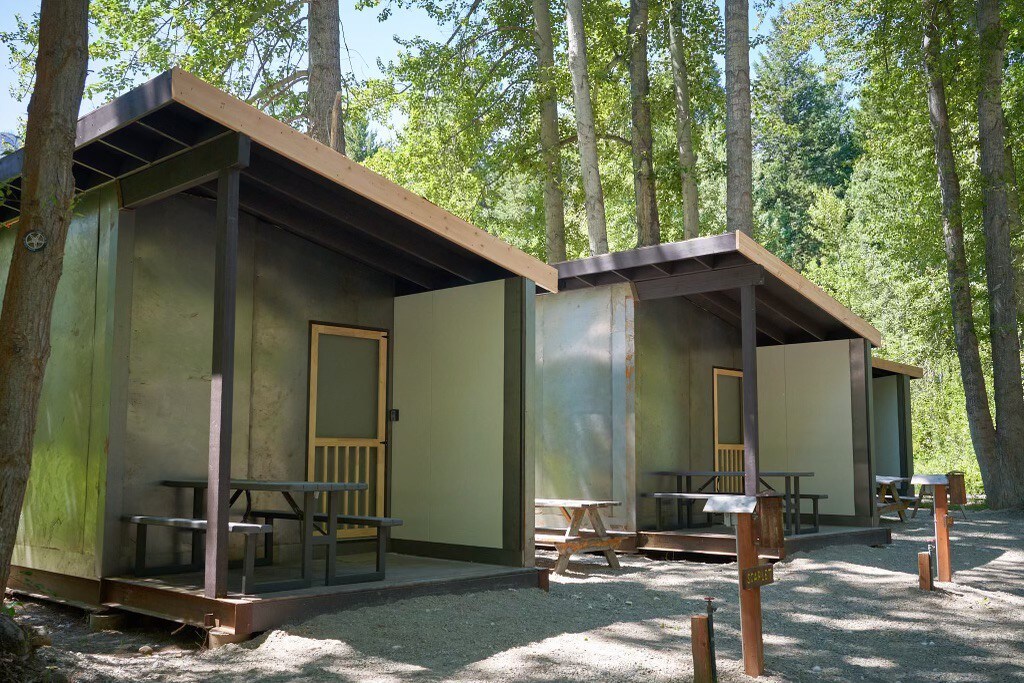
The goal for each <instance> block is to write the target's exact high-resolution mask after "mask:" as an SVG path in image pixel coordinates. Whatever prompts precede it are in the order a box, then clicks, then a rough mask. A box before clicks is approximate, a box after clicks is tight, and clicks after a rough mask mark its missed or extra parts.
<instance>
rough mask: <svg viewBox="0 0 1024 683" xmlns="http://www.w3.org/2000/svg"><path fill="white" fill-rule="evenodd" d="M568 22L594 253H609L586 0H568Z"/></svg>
mask: <svg viewBox="0 0 1024 683" xmlns="http://www.w3.org/2000/svg"><path fill="white" fill-rule="evenodd" d="M565 23H566V30H567V34H568V45H569V73H570V75H571V76H572V90H573V102H574V104H575V108H576V133H577V138H578V141H579V148H580V166H581V170H582V175H583V193H584V205H585V206H586V210H587V232H588V233H589V235H590V253H591V254H606V253H608V226H607V223H606V221H605V212H604V190H603V188H602V187H601V170H600V167H599V162H598V156H597V131H596V128H595V126H594V105H593V102H591V99H590V74H589V73H588V72H587V38H586V32H585V31H584V29H583V2H582V0H566V2H565Z"/></svg>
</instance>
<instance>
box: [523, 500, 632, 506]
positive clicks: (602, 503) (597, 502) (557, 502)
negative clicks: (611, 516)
mask: <svg viewBox="0 0 1024 683" xmlns="http://www.w3.org/2000/svg"><path fill="white" fill-rule="evenodd" d="M533 505H534V507H539V508H610V507H615V506H616V505H622V503H620V502H619V501H617V500H585V499H579V498H537V499H536V500H535V501H534V502H533Z"/></svg>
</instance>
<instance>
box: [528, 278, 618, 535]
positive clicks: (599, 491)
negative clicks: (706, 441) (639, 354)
mask: <svg viewBox="0 0 1024 683" xmlns="http://www.w3.org/2000/svg"><path fill="white" fill-rule="evenodd" d="M632 300H633V299H632V292H631V288H630V286H629V285H628V284H623V285H616V286H611V287H599V288H596V289H589V290H575V291H567V292H563V293H561V294H557V295H543V296H540V297H538V298H537V314H536V315H537V328H536V329H537V342H536V344H537V372H536V381H537V390H536V406H537V421H536V432H537V433H536V453H535V457H536V495H537V496H539V497H545V498H547V497H551V498H603V499H607V498H613V499H615V500H619V501H621V502H622V503H623V505H622V506H620V507H619V508H616V509H615V510H614V511H613V515H612V516H611V518H610V520H609V521H610V523H611V525H612V526H615V527H618V528H631V526H632V515H633V510H634V505H633V504H632V503H633V496H634V494H635V491H636V486H635V473H636V468H635V462H634V457H635V451H634V448H635V435H634V433H633V429H632V422H633V405H634V400H635V394H634V386H633V379H634V377H635V375H634V367H633V355H634V348H633V346H634V343H633V308H632V305H633V304H632ZM538 523H540V524H543V525H552V526H558V525H563V524H564V520H562V519H561V518H560V517H556V516H551V515H544V516H541V517H540V518H539V519H538Z"/></svg>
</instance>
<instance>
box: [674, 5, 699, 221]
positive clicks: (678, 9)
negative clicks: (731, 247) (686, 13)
mask: <svg viewBox="0 0 1024 683" xmlns="http://www.w3.org/2000/svg"><path fill="white" fill-rule="evenodd" d="M668 21H669V29H668V39H669V52H671V54H672V82H673V83H674V85H675V93H676V148H677V151H678V153H679V173H680V176H681V180H682V183H683V239H688V240H689V239H693V238H694V237H697V235H698V234H700V208H699V205H698V193H697V174H696V166H697V155H696V153H695V152H694V150H693V115H692V114H691V113H690V75H689V72H688V71H687V68H686V49H685V45H684V43H683V3H682V0H673V2H672V7H671V9H670V11H669V17H668Z"/></svg>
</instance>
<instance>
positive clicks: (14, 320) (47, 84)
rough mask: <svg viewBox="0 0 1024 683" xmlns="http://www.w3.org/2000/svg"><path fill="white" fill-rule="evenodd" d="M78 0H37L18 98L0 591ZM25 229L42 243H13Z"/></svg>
mask: <svg viewBox="0 0 1024 683" xmlns="http://www.w3.org/2000/svg"><path fill="white" fill-rule="evenodd" d="M88 20H89V2H88V0H43V1H42V5H41V7H40V11H39V54H38V56H37V58H36V83H35V88H34V89H33V91H32V99H31V100H30V102H29V106H28V126H27V128H26V131H25V157H24V163H23V166H22V172H21V218H20V219H19V220H18V223H17V230H18V239H17V241H16V242H15V247H14V253H13V254H12V256H11V266H10V270H9V272H8V275H7V287H6V290H5V293H4V299H3V308H2V309H0V589H2V588H3V587H4V586H6V585H7V578H8V575H9V574H10V569H11V555H12V553H13V551H14V539H15V535H16V534H17V531H18V519H19V517H20V516H21V506H22V503H23V502H24V498H25V487H26V485H27V484H28V475H29V471H30V468H31V464H32V440H33V437H34V435H35V431H36V414H37V412H38V409H39V394H40V391H41V389H42V385H43V373H44V372H45V370H46V360H47V358H48V357H49V355H50V317H51V314H52V312H53V299H54V295H55V294H56V291H57V283H58V282H59V281H60V275H61V270H62V267H63V262H64V242H65V240H66V239H67V234H68V225H69V224H70V222H71V214H72V209H71V202H72V197H73V192H74V178H73V177H72V175H71V155H72V153H73V152H74V149H75V133H76V125H77V121H78V109H79V107H80V106H81V104H82V90H83V89H84V88H85V70H86V65H87V63H88V59H89V54H88V41H89V29H88ZM30 232H39V233H42V234H43V235H44V236H45V238H46V242H47V244H46V246H45V247H44V248H43V249H42V250H40V251H35V252H33V251H29V250H28V249H27V248H26V247H24V246H23V240H24V239H25V236H26V235H27V234H28V233H30Z"/></svg>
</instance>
